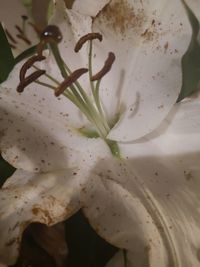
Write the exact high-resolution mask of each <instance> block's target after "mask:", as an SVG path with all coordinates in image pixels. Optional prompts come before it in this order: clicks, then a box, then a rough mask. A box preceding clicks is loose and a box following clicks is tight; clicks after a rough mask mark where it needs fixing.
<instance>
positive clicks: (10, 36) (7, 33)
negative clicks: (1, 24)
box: [5, 29, 17, 44]
mask: <svg viewBox="0 0 200 267" xmlns="http://www.w3.org/2000/svg"><path fill="white" fill-rule="evenodd" d="M5 32H6V35H7V37H8V38H9V39H10V41H11V42H13V43H14V44H17V41H16V40H15V38H14V37H13V36H12V35H11V34H10V33H9V31H8V30H7V29H5Z"/></svg>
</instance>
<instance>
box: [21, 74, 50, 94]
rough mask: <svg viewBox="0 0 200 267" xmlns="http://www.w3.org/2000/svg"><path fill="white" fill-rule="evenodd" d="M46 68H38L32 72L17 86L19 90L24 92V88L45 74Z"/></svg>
mask: <svg viewBox="0 0 200 267" xmlns="http://www.w3.org/2000/svg"><path fill="white" fill-rule="evenodd" d="M45 72H46V71H45V70H37V71H35V72H33V73H32V74H30V75H29V76H28V77H26V79H24V80H23V81H21V82H20V84H19V85H18V86H17V92H19V93H22V92H23V91H24V88H25V87H26V86H28V85H29V84H30V83H32V82H34V81H35V80H37V79H38V78H39V77H40V76H42V75H43V74H45Z"/></svg>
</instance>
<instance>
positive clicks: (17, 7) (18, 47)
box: [0, 0, 38, 56]
mask: <svg viewBox="0 0 200 267" xmlns="http://www.w3.org/2000/svg"><path fill="white" fill-rule="evenodd" d="M24 15H25V16H27V17H28V14H27V10H26V9H25V7H24V6H23V5H22V3H21V1H20V0H8V1H7V0H2V1H1V9H0V21H1V22H3V24H4V26H5V29H7V30H8V32H9V33H10V34H11V35H12V37H13V38H14V40H15V41H14V42H13V41H12V40H11V39H10V38H8V40H9V42H10V43H11V44H12V45H13V46H14V47H15V48H14V49H13V53H14V55H15V56H17V55H18V54H19V53H21V52H23V51H24V50H25V49H27V48H28V47H29V46H30V45H34V44H35V43H37V42H38V37H37V35H36V33H35V31H34V30H33V29H32V27H31V26H29V25H26V39H27V40H28V42H27V41H25V40H23V39H21V38H18V37H17V35H18V34H19V31H18V30H17V29H16V25H17V26H19V27H20V28H22V16H24ZM7 36H8V35H7Z"/></svg>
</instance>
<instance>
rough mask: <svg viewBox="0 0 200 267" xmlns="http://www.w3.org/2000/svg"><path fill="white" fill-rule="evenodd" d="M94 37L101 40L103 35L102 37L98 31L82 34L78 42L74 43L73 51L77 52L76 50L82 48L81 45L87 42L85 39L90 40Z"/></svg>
mask: <svg viewBox="0 0 200 267" xmlns="http://www.w3.org/2000/svg"><path fill="white" fill-rule="evenodd" d="M94 39H98V40H99V41H100V42H101V41H102V39H103V37H102V35H101V34H100V33H98V32H92V33H88V34H86V35H84V36H82V37H81V38H80V39H79V40H78V42H77V44H76V46H75V48H74V51H75V52H76V53H77V52H78V51H79V50H80V49H81V48H82V46H83V45H84V43H85V42H87V41H92V40H94Z"/></svg>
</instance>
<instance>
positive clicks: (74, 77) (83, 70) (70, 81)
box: [55, 68, 88, 96]
mask: <svg viewBox="0 0 200 267" xmlns="http://www.w3.org/2000/svg"><path fill="white" fill-rule="evenodd" d="M86 72H88V69H86V68H81V69H77V70H75V71H74V72H72V73H71V75H70V76H69V77H68V78H67V79H66V80H64V81H63V82H62V83H61V84H60V85H59V87H58V88H57V89H56V90H55V96H60V95H61V94H62V93H63V92H64V91H65V89H66V88H67V87H69V86H71V85H72V84H73V83H74V82H75V81H76V80H77V79H78V78H79V77H80V76H81V75H83V74H84V73H86Z"/></svg>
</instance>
